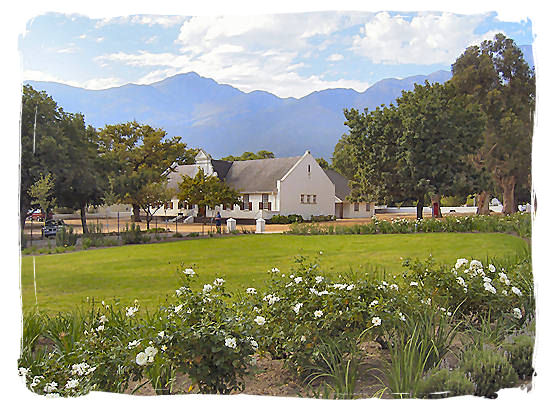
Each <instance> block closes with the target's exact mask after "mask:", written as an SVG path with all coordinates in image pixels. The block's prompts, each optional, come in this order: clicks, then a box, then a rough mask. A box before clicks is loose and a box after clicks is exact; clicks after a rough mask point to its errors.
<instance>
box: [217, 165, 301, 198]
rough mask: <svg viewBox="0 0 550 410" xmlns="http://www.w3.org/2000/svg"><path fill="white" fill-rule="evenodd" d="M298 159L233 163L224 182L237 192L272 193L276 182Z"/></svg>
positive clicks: (275, 187)
mask: <svg viewBox="0 0 550 410" xmlns="http://www.w3.org/2000/svg"><path fill="white" fill-rule="evenodd" d="M300 158H302V157H301V156H299V157H287V158H266V159H253V160H248V161H234V162H233V163H232V165H231V168H230V169H229V171H228V172H227V174H226V176H225V182H226V183H227V184H228V185H229V186H231V187H232V188H234V189H236V190H237V191H239V192H251V193H252V192H274V191H276V190H277V181H278V180H280V179H281V178H282V177H283V176H285V174H286V173H287V172H288V171H289V170H290V168H292V166H293V165H294V164H296V162H298V160H299V159H300Z"/></svg>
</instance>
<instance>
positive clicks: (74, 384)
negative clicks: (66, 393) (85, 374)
mask: <svg viewBox="0 0 550 410" xmlns="http://www.w3.org/2000/svg"><path fill="white" fill-rule="evenodd" d="M78 384H79V381H78V379H69V380H67V383H65V389H76V388H77V387H78Z"/></svg>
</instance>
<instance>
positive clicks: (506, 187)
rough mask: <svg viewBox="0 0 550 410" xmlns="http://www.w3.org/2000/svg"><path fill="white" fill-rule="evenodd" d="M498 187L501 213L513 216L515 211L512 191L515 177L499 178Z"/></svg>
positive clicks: (514, 186)
mask: <svg viewBox="0 0 550 410" xmlns="http://www.w3.org/2000/svg"><path fill="white" fill-rule="evenodd" d="M500 187H501V188H502V213H503V214H505V215H510V214H513V213H515V212H516V211H517V207H516V200H515V197H514V190H515V188H516V177H515V176H513V175H512V176H509V177H505V178H501V180H500Z"/></svg>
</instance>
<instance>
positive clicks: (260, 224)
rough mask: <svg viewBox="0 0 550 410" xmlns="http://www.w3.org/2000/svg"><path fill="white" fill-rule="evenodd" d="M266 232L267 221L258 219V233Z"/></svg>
mask: <svg viewBox="0 0 550 410" xmlns="http://www.w3.org/2000/svg"><path fill="white" fill-rule="evenodd" d="M264 232H265V219H262V218H258V219H256V233H264Z"/></svg>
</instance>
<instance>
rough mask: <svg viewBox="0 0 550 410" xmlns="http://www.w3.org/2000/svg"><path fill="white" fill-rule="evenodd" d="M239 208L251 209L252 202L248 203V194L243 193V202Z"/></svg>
mask: <svg viewBox="0 0 550 410" xmlns="http://www.w3.org/2000/svg"><path fill="white" fill-rule="evenodd" d="M241 209H242V210H243V211H250V210H252V204H251V203H250V195H248V194H244V195H243V203H242V206H241Z"/></svg>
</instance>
